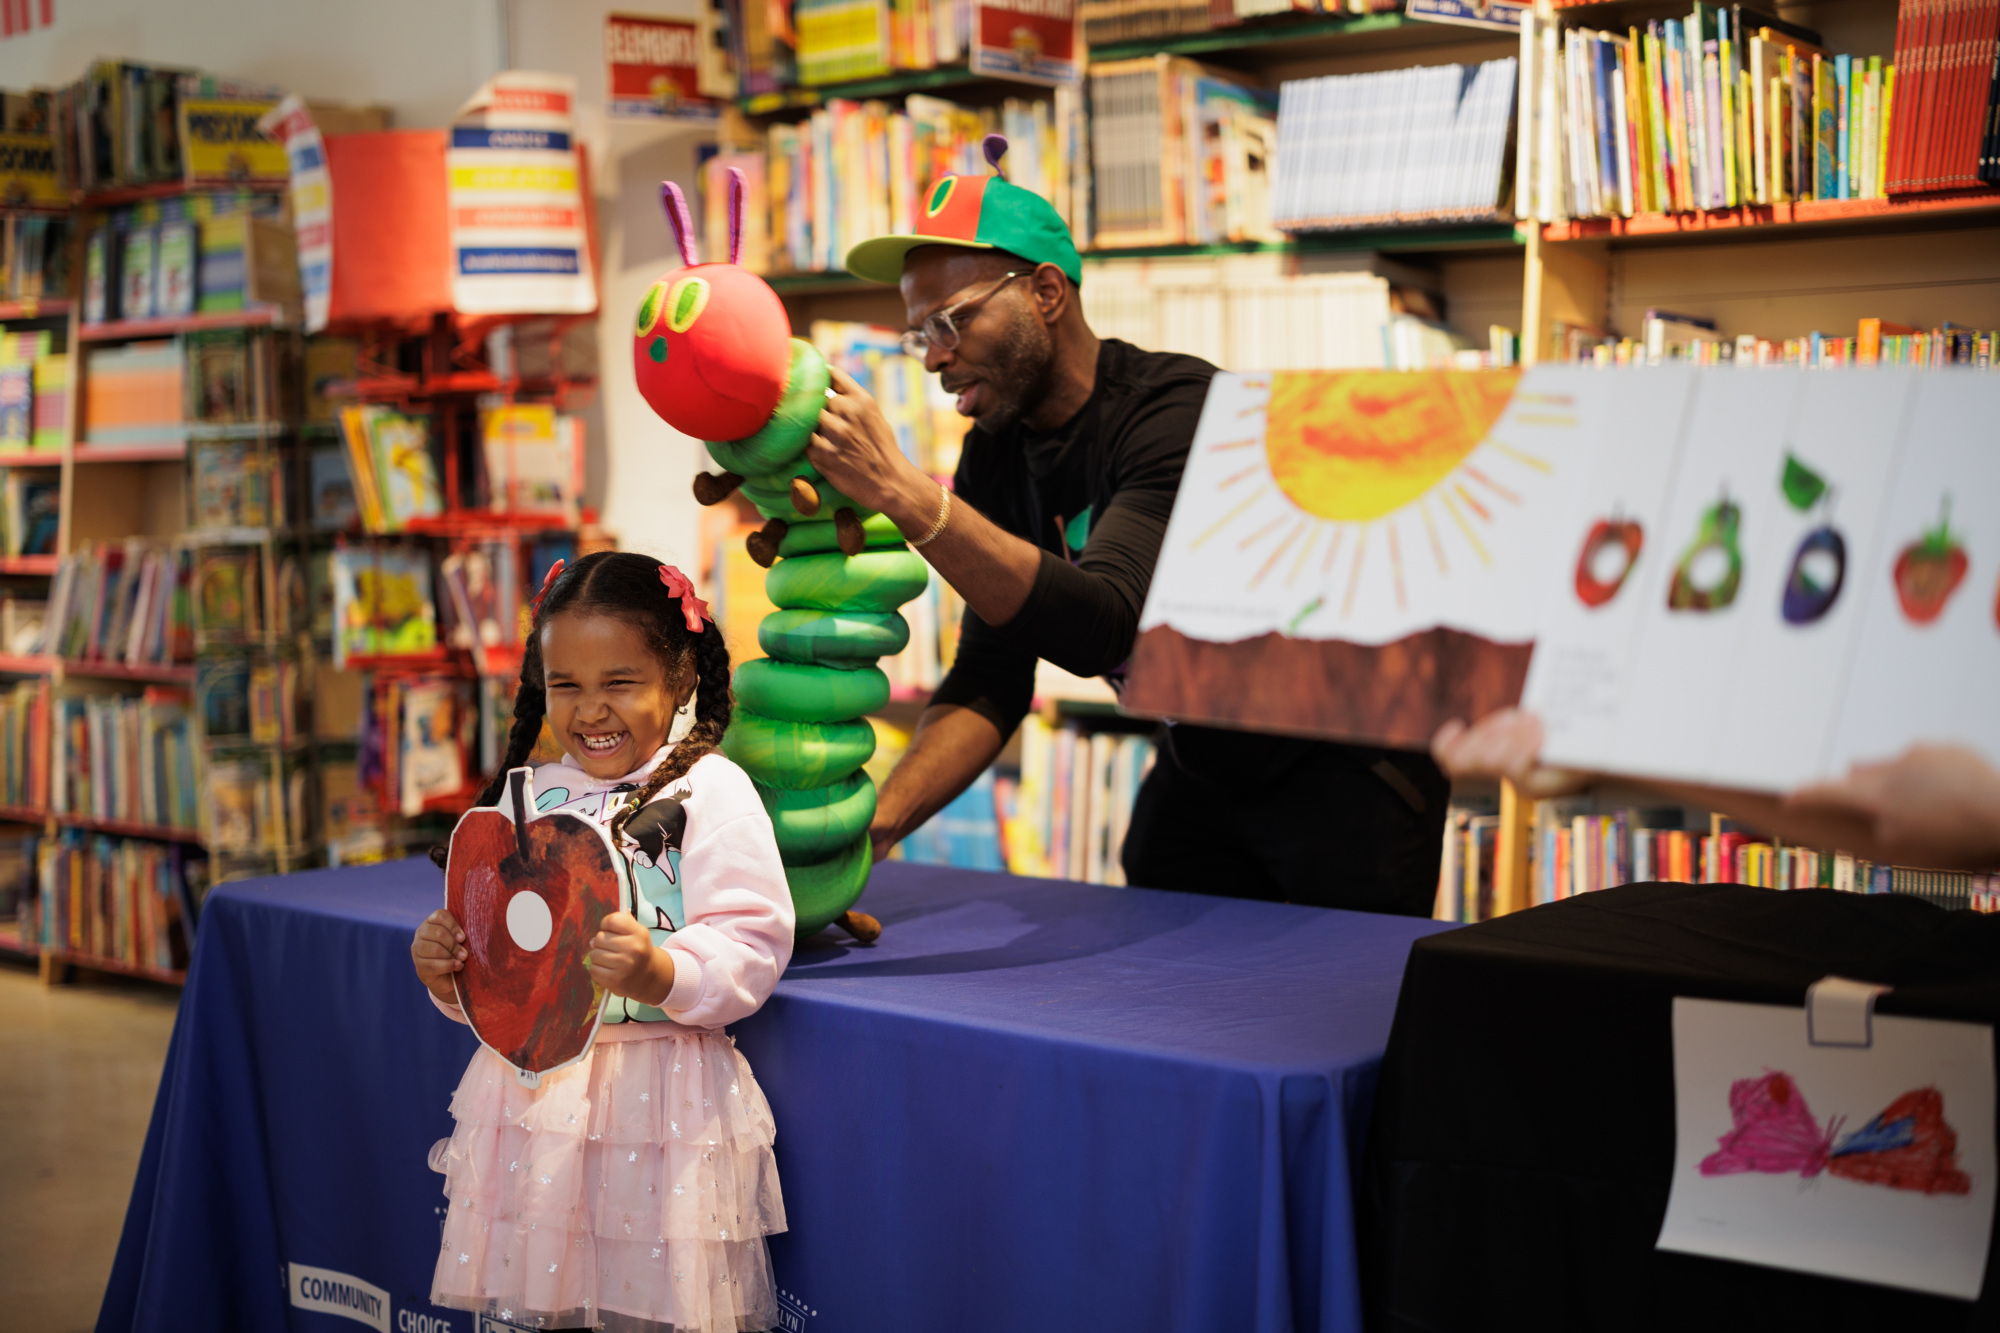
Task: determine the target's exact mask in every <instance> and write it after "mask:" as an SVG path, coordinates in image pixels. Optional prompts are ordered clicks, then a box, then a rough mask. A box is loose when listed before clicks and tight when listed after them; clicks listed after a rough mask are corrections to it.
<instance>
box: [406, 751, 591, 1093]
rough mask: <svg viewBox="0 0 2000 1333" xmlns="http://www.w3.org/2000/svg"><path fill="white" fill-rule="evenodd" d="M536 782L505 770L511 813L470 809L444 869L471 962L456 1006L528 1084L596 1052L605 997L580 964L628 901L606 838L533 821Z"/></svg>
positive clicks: (573, 825)
mask: <svg viewBox="0 0 2000 1333" xmlns="http://www.w3.org/2000/svg"><path fill="white" fill-rule="evenodd" d="M532 782H533V773H532V770H530V769H526V768H517V769H514V770H513V771H512V772H510V773H508V774H507V791H508V797H509V799H508V801H507V804H508V805H509V806H511V807H512V808H511V810H507V809H494V808H492V807H490V806H482V807H480V808H478V809H475V810H470V811H467V812H466V814H465V816H464V818H462V819H460V820H459V821H458V827H457V828H455V829H453V830H452V834H451V855H450V856H449V858H448V859H447V860H446V862H445V904H446V906H448V907H449V908H450V909H451V913H452V915H453V916H455V917H457V918H458V923H459V925H460V926H461V927H462V928H463V929H464V931H465V948H466V953H467V955H468V957H467V958H466V961H465V967H464V968H463V970H461V971H460V972H459V973H458V975H457V977H456V983H457V986H458V1002H459V1005H460V1006H461V1007H462V1008H463V1009H464V1010H465V1016H466V1018H467V1020H468V1021H470V1022H471V1024H472V1030H473V1032H474V1033H475V1034H476V1035H477V1036H478V1037H479V1040H480V1041H481V1042H482V1043H484V1044H485V1045H486V1046H487V1047H489V1048H491V1049H492V1051H493V1052H494V1053H495V1054H497V1055H498V1056H499V1057H500V1058H501V1059H503V1060H505V1061H506V1062H507V1063H508V1064H510V1065H512V1066H513V1067H514V1070H515V1076H516V1077H517V1078H519V1079H520V1080H521V1082H522V1083H524V1084H526V1085H527V1086H529V1087H534V1086H536V1085H537V1084H538V1083H539V1082H540V1081H541V1076H542V1075H544V1074H546V1073H549V1072H550V1071H551V1070H555V1069H560V1068H562V1067H563V1066H564V1065H567V1064H569V1063H571V1062H572V1061H575V1060H579V1059H582V1058H583V1056H584V1055H585V1054H587V1053H588V1052H589V1050H590V1045H591V1042H592V1040H593V1039H595V1037H596V1035H597V1023H598V1018H599V1016H600V1015H601V1014H602V1013H603V1010H604V992H603V991H602V990H600V989H599V988H598V987H597V985H596V984H595V983H594V982H592V981H591V979H590V973H589V972H588V971H586V970H585V968H584V962H583V958H584V954H585V953H586V952H588V951H589V948H590V938H591V936H592V935H594V934H596V933H597V927H598V923H599V922H601V921H602V920H603V919H604V918H605V916H606V915H608V914H610V913H612V912H616V911H618V910H619V909H620V908H621V907H622V906H623V900H624V893H623V891H622V890H621V888H620V883H619V878H618V870H617V865H616V863H615V861H614V860H613V859H612V853H611V845H610V843H609V842H608V841H606V839H605V835H604V833H603V832H602V831H601V830H600V829H598V827H597V826H596V825H594V824H592V823H590V822H589V821H588V820H584V819H579V818H578V817H576V816H575V815H570V814H564V813H562V812H560V811H558V812H555V813H552V814H546V815H542V816H540V817H538V818H532V819H531V818H530V817H529V812H530V810H531V809H532V795H531V784H532Z"/></svg>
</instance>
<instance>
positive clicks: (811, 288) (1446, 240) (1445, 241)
mask: <svg viewBox="0 0 2000 1333" xmlns="http://www.w3.org/2000/svg"><path fill="white" fill-rule="evenodd" d="M1526 242H1527V237H1526V236H1525V235H1524V234H1523V232H1522V231H1521V229H1520V228H1519V227H1517V226H1515V225H1514V224H1513V223H1511V222H1471V223H1442V224H1438V225H1435V226H1428V225H1425V226H1418V225H1412V226H1404V227H1366V228H1356V229H1354V230H1353V231H1315V232H1306V233H1304V234H1303V235H1300V236H1296V237H1294V238H1293V239H1291V240H1288V241H1226V242H1223V243H1222V244H1219V245H1144V246H1119V247H1112V248H1108V249H1103V250H1083V251H1080V252H1079V253H1080V254H1081V256H1082V257H1083V258H1084V259H1085V260H1091V259H1181V258H1205V257H1216V256H1221V255H1250V254H1301V255H1307V254H1342V253H1352V252H1354V251H1357V250H1376V251H1383V252H1389V251H1402V252H1408V251H1433V250H1496V251H1504V250H1517V249H1519V248H1520V247H1521V246H1522V245H1524V244H1526ZM763 278H764V281H765V282H768V283H769V284H771V289H772V290H773V291H775V292H777V293H778V295H780V296H814V295H819V294H821V293H826V292H852V291H868V290H871V289H872V290H875V291H893V290H895V289H894V288H892V287H888V286H885V285H884V284H882V283H879V282H870V281H869V280H868V279H866V278H858V277H856V276H854V275H853V274H852V273H848V272H845V271H844V270H841V269H829V270H826V271H824V272H819V273H769V274H765V275H763Z"/></svg>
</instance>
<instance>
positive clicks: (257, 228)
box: [83, 190, 298, 324]
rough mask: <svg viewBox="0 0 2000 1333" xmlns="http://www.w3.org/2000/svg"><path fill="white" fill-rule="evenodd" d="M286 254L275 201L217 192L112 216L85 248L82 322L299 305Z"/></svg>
mask: <svg viewBox="0 0 2000 1333" xmlns="http://www.w3.org/2000/svg"><path fill="white" fill-rule="evenodd" d="M292 250H293V242H292V239H291V233H290V227H289V225H288V224H287V223H286V222H285V221H284V214H283V212H282V208H281V205H280V201H279V199H278V198H277V197H276V196H274V195H265V194H250V193H247V192H245V191H242V190H223V191H220V192H216V193H201V194H188V195H185V196H182V197H178V198H172V199H161V200H152V201H148V202H146V203H141V204H133V205H129V206H127V207H124V208H120V209H116V210H113V211H112V212H111V213H110V214H109V215H107V217H106V219H105V222H104V225H102V226H100V227H98V228H97V229H96V230H95V231H93V232H91V233H90V235H89V237H88V238H87V239H86V241H85V243H84V251H83V318H84V322H85V323H87V324H96V323H100V322H103V321H105V320H113V319H128V320H130V319H170V318H181V317H185V316H187V315H192V314H215V313H219V312H224V311H231V310H242V309H245V308H247V307H249V306H251V305H255V304H259V303H283V302H286V301H290V300H296V299H297V296H298V290H297V289H298V279H297V273H296V268H295V265H296V260H295V259H294V257H293V255H292ZM288 266H293V267H288Z"/></svg>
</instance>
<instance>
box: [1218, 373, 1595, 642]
mask: <svg viewBox="0 0 2000 1333" xmlns="http://www.w3.org/2000/svg"><path fill="white" fill-rule="evenodd" d="M1520 378H1521V372H1520V371H1518V370H1504V371H1479V372H1468V371H1420V372H1409V371H1356V370H1348V371H1298V372H1279V373H1276V374H1273V375H1270V376H1268V377H1267V376H1246V377H1243V378H1242V380H1241V383H1240V394H1241V396H1240V397H1239V398H1237V400H1236V401H1237V403H1239V404H1240V406H1238V407H1236V408H1235V410H1234V412H1233V413H1232V415H1233V417H1234V418H1236V419H1240V420H1241V422H1242V426H1241V433H1240V434H1238V433H1237V431H1235V430H1231V429H1227V428H1225V433H1224V435H1223V438H1222V439H1221V440H1220V441H1219V442H1217V443H1215V444H1212V445H1208V446H1206V448H1205V449H1204V450H1203V452H1204V453H1207V454H1211V455H1214V456H1215V457H1214V460H1213V464H1212V466H1214V467H1216V468H1217V470H1216V471H1210V470H1209V466H1211V465H1206V464H1205V465H1204V467H1203V472H1204V473H1205V474H1206V476H1208V477H1212V478H1213V481H1212V483H1211V484H1212V485H1213V487H1214V491H1213V493H1212V497H1213V498H1211V499H1209V500H1207V501H1205V502H1204V503H1203V505H1202V508H1203V509H1206V510H1208V511H1209V513H1213V514H1214V515H1215V517H1213V518H1209V517H1208V515H1207V514H1204V515H1203V518H1204V519H1205V520H1206V521H1204V522H1201V523H1200V525H1199V527H1198V528H1196V529H1194V530H1192V531H1190V533H1189V538H1190V539H1189V541H1188V550H1189V551H1190V553H1195V552H1199V554H1200V555H1201V556H1202V558H1203V559H1204V560H1214V559H1218V558H1220V559H1222V560H1223V562H1224V563H1226V564H1227V565H1229V566H1231V567H1234V568H1240V569H1241V570H1242V571H1243V576H1244V578H1245V580H1246V581H1245V588H1246V590H1247V591H1251V592H1253V593H1254V594H1256V595H1257V596H1258V597H1259V598H1262V597H1263V596H1266V595H1268V594H1270V593H1276V594H1277V595H1278V596H1279V597H1281V598H1283V597H1286V596H1290V597H1293V598H1297V599H1298V600H1297V602H1295V603H1293V606H1294V607H1296V608H1297V609H1296V610H1287V611H1286V613H1285V623H1286V626H1287V632H1288V633H1297V632H1298V630H1299V628H1300V626H1301V624H1302V623H1303V622H1305V621H1307V620H1310V619H1313V618H1315V617H1317V616H1319V615H1320V614H1321V612H1322V611H1324V612H1326V613H1328V614H1338V615H1339V616H1341V617H1343V618H1344V617H1346V616H1347V615H1348V614H1349V613H1350V612H1351V611H1352V610H1353V608H1354V606H1355V603H1356V597H1357V594H1358V593H1359V591H1360V589H1361V588H1362V586H1363V580H1364V577H1365V578H1366V579H1367V580H1368V581H1369V582H1370V583H1373V582H1374V581H1375V580H1378V579H1382V578H1385V577H1386V578H1387V579H1388V591H1389V592H1390V593H1392V594H1393V596H1394V600H1395V604H1396V606H1397V607H1398V608H1403V609H1407V608H1408V607H1409V605H1410V588H1411V586H1412V579H1413V577H1414V574H1413V572H1412V571H1411V570H1409V569H1406V565H1405V562H1406V561H1408V560H1422V561H1423V562H1424V565H1425V566H1426V567H1433V566H1434V568H1435V576H1436V577H1447V578H1448V577H1449V576H1450V574H1451V570H1452V568H1453V566H1454V564H1455V563H1456V564H1459V565H1468V564H1476V566H1479V567H1487V568H1491V567H1492V566H1493V564H1494V558H1495V556H1494V551H1493V549H1492V546H1491V541H1492V538H1493V534H1494V532H1495V530H1496V529H1495V526H1494V525H1495V524H1496V523H1497V522H1498V521H1499V519H1500V517H1501V515H1502V513H1503V512H1506V511H1510V510H1511V511H1519V510H1520V509H1521V507H1522V505H1523V504H1524V503H1525V500H1526V496H1527V493H1528V492H1529V491H1530V490H1532V489H1533V487H1534V485H1535V483H1536V482H1539V481H1543V480H1545V479H1546V478H1547V477H1548V476H1549V474H1550V473H1551V470H1552V465H1551V463H1550V461H1549V460H1548V459H1546V458H1543V457H1540V456H1538V455H1537V454H1535V453H1533V452H1530V451H1528V450H1524V449H1520V448H1516V447H1514V446H1513V445H1510V444H1508V443H1507V442H1505V441H1504V440H1499V439H1495V438H1494V437H1493V436H1492V435H1491V434H1489V432H1490V431H1492V430H1493V429H1494V427H1495V425H1496V423H1498V422H1499V421H1500V420H1501V418H1502V416H1503V415H1504V414H1505V413H1506V412H1507V411H1508V409H1509V406H1510V404H1511V405H1512V407H1513V409H1514V413H1515V415H1514V417H1513V420H1514V421H1516V422H1517V423H1518V424H1520V425H1521V426H1523V427H1528V428H1536V427H1561V428H1573V427H1575V426H1576V425H1577V424H1578V421H1577V418H1576V416H1575V414H1574V413H1575V407H1576V404H1575V402H1574V401H1573V399H1572V398H1571V397H1570V396H1569V395H1567V394H1544V393H1518V392H1517V390H1518V388H1519V384H1520ZM1239 459H1240V460H1241V461H1240V462H1238V461H1236V460H1239ZM1225 460H1227V461H1226V462H1225ZM1204 548H1205V549H1204ZM1225 553H1226V554H1225ZM1239 562H1241V563H1239ZM1212 567H1213V566H1212ZM1364 571H1367V572H1366V573H1365V574H1364ZM1424 580H1425V581H1427V582H1429V581H1434V579H1433V575H1431V574H1430V573H1428V572H1426V573H1425V574H1424Z"/></svg>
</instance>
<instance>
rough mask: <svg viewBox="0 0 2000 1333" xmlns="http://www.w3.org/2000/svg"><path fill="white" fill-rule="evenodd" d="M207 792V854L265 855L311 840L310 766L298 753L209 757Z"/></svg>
mask: <svg viewBox="0 0 2000 1333" xmlns="http://www.w3.org/2000/svg"><path fill="white" fill-rule="evenodd" d="M206 791H207V800H208V849H209V851H211V852H214V853H217V854H220V855H223V856H228V857H250V858H257V857H265V856H268V855H269V854H271V853H273V852H276V851H279V850H280V849H284V848H298V847H302V846H304V845H305V844H307V843H308V842H310V841H311V839H312V836H313V833H312V830H313V824H312V816H313V799H312V768H311V765H310V764H309V763H308V761H307V758H306V756H305V755H304V754H302V753H289V752H286V751H282V750H271V751H267V752H265V753H263V754H239V755H238V756H237V757H234V758H215V757H211V758H210V759H209V761H208V764H207V784H206ZM254 868H255V867H254V866H253V869H254ZM217 877H218V878H221V877H222V873H221V872H219V873H218V876H217Z"/></svg>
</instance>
